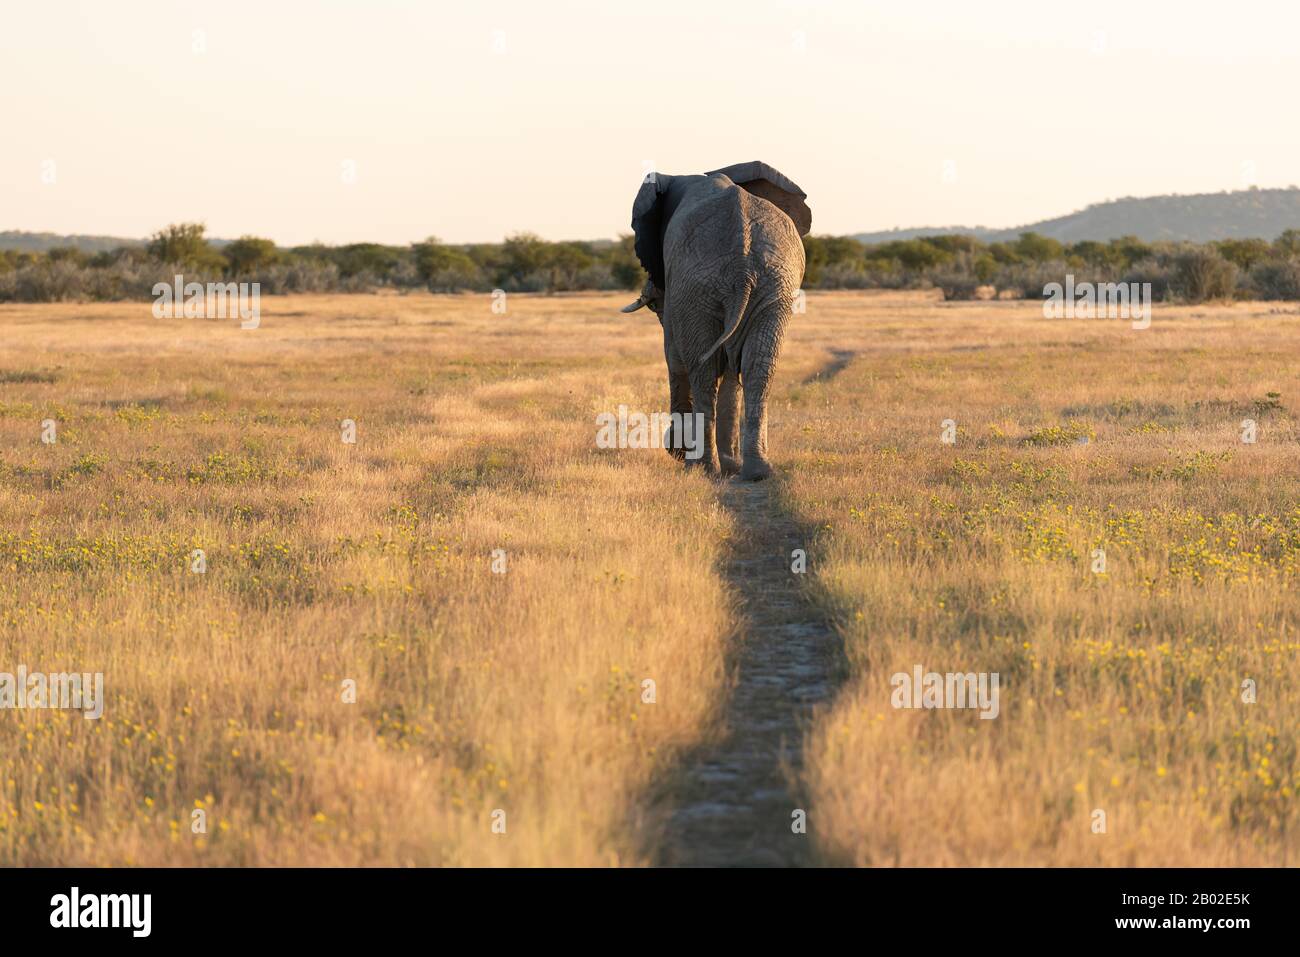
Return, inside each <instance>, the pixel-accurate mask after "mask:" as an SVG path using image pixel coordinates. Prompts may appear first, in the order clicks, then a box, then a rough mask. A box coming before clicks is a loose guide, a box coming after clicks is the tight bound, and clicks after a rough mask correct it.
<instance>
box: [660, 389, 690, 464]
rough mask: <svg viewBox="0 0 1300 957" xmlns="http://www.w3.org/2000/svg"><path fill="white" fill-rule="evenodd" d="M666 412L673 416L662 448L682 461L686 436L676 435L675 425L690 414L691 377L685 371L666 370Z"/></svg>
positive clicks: (684, 453)
mask: <svg viewBox="0 0 1300 957" xmlns="http://www.w3.org/2000/svg"><path fill="white" fill-rule="evenodd" d="M668 411H670V412H672V413H673V414H674V415H673V420H672V422H670V423H669V425H668V431H667V432H665V433H664V448H665V449H667V450H668V454H669V455H671V456H672V457H673V458H675V459H678V460H682V459H685V458H686V442H685V438H686V436H685V435H679V434H678V431H677V425H676V424H675V423H678V422H685V421H686V416H688V415H690V414H691V377H690V376H689V375H687V373H686V372H685V370H680V371H674V370H673V369H672V368H669V370H668ZM679 416H680V418H678V417H679Z"/></svg>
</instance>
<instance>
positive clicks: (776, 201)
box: [707, 160, 812, 236]
mask: <svg viewBox="0 0 1300 957" xmlns="http://www.w3.org/2000/svg"><path fill="white" fill-rule="evenodd" d="M719 173H721V174H722V175H723V176H726V177H727V178H728V179H730V180H731V181H732V182H733V183H735V184H736V185H737V186H739V187H740V188H741V189H744V190H747V191H748V192H751V193H753V194H754V195H755V196H761V197H762V198H763V199H765V200H767V201H768V202H769V203H771V204H772V205H773V206H775V207H776V208H777V209H779V210H781V212H783V213H785V214H786V215H787V216H789V217H790V219H791V220H792V221H793V222H794V225H795V228H796V229H797V230H799V235H800V236H807V235H808V233H809V231H810V230H811V229H812V210H811V209H809V208H808V203H807V199H808V194H807V193H805V192H804V191H803V190H801V189H800V188H799V187H798V186H797V185H795V182H794V180H792V179H790V177H788V176H786V175H785V174H784V173H782V172H781V171H780V170H778V169H775V168H773V167H771V166H768V165H767V164H766V163H764V162H761V161H759V160H754V161H753V162H750V163H737V164H736V165H735V166H726V167H723V168H722V169H715V170H710V171H709V172H708V174H707V175H709V176H717V175H718V174H719Z"/></svg>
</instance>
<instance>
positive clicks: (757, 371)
mask: <svg viewBox="0 0 1300 957" xmlns="http://www.w3.org/2000/svg"><path fill="white" fill-rule="evenodd" d="M755 166H761V164H741V165H739V166H736V167H728V170H743V171H746V172H747V173H751V174H752V169H751V168H752V167H755ZM762 169H764V170H768V171H769V172H770V173H771V174H773V178H776V177H780V178H781V181H782V183H783V184H784V185H785V186H787V187H789V188H792V189H793V190H798V187H797V186H795V185H794V184H793V183H792V182H790V181H789V180H786V179H785V178H784V177H781V174H779V173H777V172H776V171H775V170H771V169H770V167H762ZM659 180H660V183H659V186H658V189H659V192H660V193H661V194H662V195H664V196H665V197H666V198H667V199H669V200H671V203H670V204H665V206H667V207H668V208H666V209H665V214H666V215H665V218H667V220H668V221H667V222H666V223H652V224H651V225H652V226H658V228H659V233H660V235H661V236H662V274H663V277H664V280H665V282H664V288H663V289H660V288H659V286H658V285H657V284H656V282H655V279H654V276H655V273H656V271H657V270H656V269H655V268H654V267H655V266H657V265H658V264H657V263H656V262H655V259H654V253H655V252H656V249H654V248H653V246H654V244H653V236H652V239H651V241H650V242H648V243H646V244H643V243H642V242H641V240H642V238H643V236H645V235H651V234H650V232H649V230H647V229H646V228H645V223H644V222H642V223H641V224H640V225H641V226H642V228H641V229H637V239H638V243H637V252H638V255H639V256H640V257H641V258H642V263H643V265H645V266H646V269H647V272H649V273H650V275H651V279H650V280H649V281H648V282H647V283H646V286H645V289H644V291H643V292H642V295H641V298H640V299H638V300H637V301H636V302H634V303H632V304H631V305H629V306H626V307H624V310H623V311H624V312H631V311H634V310H636V309H639V308H640V307H641V306H643V305H648V306H650V308H651V309H652V310H653V311H654V312H655V313H656V314H658V316H659V323H660V325H661V326H662V327H663V333H664V358H665V360H666V361H667V364H668V388H669V398H670V411H672V412H680V413H684V414H685V413H690V412H701V413H703V415H704V454H703V455H702V456H701V457H700V458H699V459H697V460H694V461H692V460H690V459H687V460H686V461H687V465H688V466H690V465H699V466H700V467H702V468H704V469H705V471H706V472H708V473H711V474H717V473H721V474H724V475H731V474H735V473H737V472H739V474H740V477H741V479H743V480H747V481H759V480H762V479H765V478H767V477H769V476H770V475H771V474H772V466H771V464H770V463H769V462H768V458H767V399H768V394H769V391H770V389H771V383H772V376H773V373H774V371H775V368H776V359H777V355H778V354H779V352H780V348H781V338H782V334H783V333H784V331H785V326H786V322H787V321H788V319H789V316H790V312H791V308H792V306H793V302H794V298H795V295H796V294H797V293H798V291H799V286H800V284H801V283H802V281H803V272H804V252H803V243H802V242H801V241H800V229H799V228H797V227H796V224H795V220H794V219H793V218H792V216H791V215H788V214H787V213H786V212H783V211H782V208H781V207H778V206H777V205H774V204H773V202H769V201H768V200H767V199H764V198H763V197H762V196H760V195H757V194H756V193H757V192H766V193H768V194H769V195H773V196H774V197H776V199H777V200H778V201H780V202H782V203H783V204H784V203H786V202H787V199H788V200H789V201H790V202H792V203H798V204H799V207H798V208H796V207H795V206H791V207H790V208H791V209H792V210H793V215H794V217H796V218H799V219H800V225H802V226H803V227H804V232H806V231H807V228H808V227H809V226H810V225H811V213H809V212H808V210H807V206H806V205H802V197H803V193H802V191H799V192H798V194H797V196H795V195H789V196H787V195H786V194H785V193H780V192H772V188H771V187H770V185H769V184H768V183H767V182H766V181H760V182H758V183H756V184H751V183H747V184H746V185H745V188H742V187H741V186H738V185H737V184H736V183H734V182H733V181H732V180H731V178H730V177H729V176H728V175H726V171H720V172H718V173H713V174H709V175H705V176H677V177H662V176H660V177H659ZM651 188H654V187H651ZM645 190H646V187H644V186H643V187H642V195H639V196H638V208H641V209H644V208H645V207H646V202H645ZM667 214H670V215H667ZM644 218H645V217H643V219H644ZM633 226H634V229H636V228H637V226H638V220H637V218H636V217H635V216H634V219H633ZM643 245H648V246H650V247H652V248H651V250H650V253H649V255H646V254H644V253H643ZM742 392H743V396H744V406H743V417H742V410H741V395H742ZM666 444H669V445H671V444H673V443H672V442H671V441H670V442H668V443H666ZM673 451H674V454H675V455H677V456H678V457H679V458H680V457H682V451H681V450H673Z"/></svg>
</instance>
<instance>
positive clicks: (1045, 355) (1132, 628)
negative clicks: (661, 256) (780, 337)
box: [773, 297, 1300, 866]
mask: <svg viewBox="0 0 1300 957" xmlns="http://www.w3.org/2000/svg"><path fill="white" fill-rule="evenodd" d="M814 308H815V309H816V312H814ZM814 316H815V318H814ZM804 318H806V320H807V321H806V322H804V323H802V325H803V326H805V328H806V327H808V326H812V325H816V327H817V329H818V330H819V333H818V334H819V336H820V337H821V338H822V340H823V341H825V340H827V339H831V338H834V339H835V347H836V348H839V349H848V350H854V351H855V352H856V356H855V357H854V358H853V359H852V361H850V362H849V363H848V365H847V366H846V367H845V368H844V371H843V372H842V373H840V374H839V375H838V376H836V377H835V378H834V379H832V380H831V381H829V382H826V383H824V384H819V383H813V384H809V385H806V386H801V387H793V388H791V387H787V392H786V400H785V404H784V406H785V407H784V411H783V414H782V416H781V417H780V420H779V421H778V422H776V423H774V424H773V434H774V435H778V436H781V437H782V438H783V439H784V440H785V441H786V442H787V443H788V444H787V445H786V446H785V448H784V449H783V452H782V454H780V455H779V456H778V458H779V459H780V460H781V461H782V465H783V467H784V472H785V474H787V475H788V476H789V477H790V481H789V489H788V494H789V498H790V500H791V501H792V502H793V503H794V507H796V508H797V509H798V510H799V511H800V512H802V513H804V514H805V517H806V518H807V519H808V520H809V521H812V522H815V523H816V524H817V525H818V526H819V527H820V528H821V530H822V531H821V533H820V536H819V540H818V542H817V546H816V548H815V549H813V550H811V551H812V553H815V554H819V555H820V556H821V565H820V568H819V570H818V574H817V579H816V582H815V587H816V589H817V592H818V597H819V600H821V601H822V602H824V603H825V604H826V605H827V606H828V607H829V608H830V609H831V610H832V613H833V615H834V620H835V622H836V624H837V626H838V628H839V630H840V632H841V633H842V634H843V635H844V639H845V651H846V654H847V657H848V660H849V668H850V673H851V674H850V678H849V680H848V682H847V683H846V685H845V686H844V688H843V689H842V690H841V693H840V695H839V697H838V699H837V700H836V702H835V703H834V705H833V708H832V709H831V711H830V713H828V714H826V715H825V716H824V717H823V719H822V720H821V721H820V723H819V724H818V725H817V727H815V728H814V729H813V731H812V736H811V742H810V758H809V761H810V776H811V787H812V793H813V795H814V805H813V806H814V812H815V813H816V814H817V821H818V827H817V835H818V837H819V840H820V842H821V847H822V849H823V851H824V853H825V854H826V856H827V857H828V858H830V859H832V860H836V861H840V862H849V863H857V864H875V865H881V864H902V865H936V864H937V865H946V864H962V865H1042V864H1059V865H1082V866H1087V865H1155V866H1162V865H1195V864H1207V865H1227V864H1240V865H1265V864H1268V865H1273V864H1295V863H1298V862H1300V854H1298V853H1297V851H1300V839H1298V838H1297V835H1296V829H1295V823H1296V815H1295V808H1296V791H1297V787H1300V765H1298V764H1297V761H1296V732H1297V726H1298V725H1300V681H1298V680H1297V678H1298V675H1297V652H1298V651H1300V631H1298V629H1297V624H1300V603H1297V601H1296V586H1297V577H1298V575H1300V482H1298V481H1297V479H1298V478H1300V476H1298V474H1297V473H1298V470H1297V465H1298V464H1300V462H1298V456H1297V452H1298V451H1300V446H1297V440H1298V439H1300V430H1298V429H1297V420H1296V417H1295V415H1294V413H1292V412H1291V411H1288V405H1289V404H1292V403H1294V402H1295V401H1296V399H1297V398H1300V382H1297V378H1298V377H1300V366H1297V362H1296V359H1297V357H1298V356H1300V322H1298V321H1297V315H1296V313H1295V312H1294V311H1291V312H1290V313H1288V314H1281V313H1280V311H1279V310H1278V309H1277V307H1273V306H1269V305H1262V304H1253V305H1249V306H1247V305H1244V304H1243V305H1236V306H1233V305H1227V306H1221V307H1217V308H1211V307H1203V308H1197V309H1191V308H1166V309H1159V308H1158V309H1157V311H1156V313H1155V316H1154V321H1153V323H1152V326H1151V328H1149V329H1146V330H1134V329H1132V328H1131V326H1130V324H1129V323H1127V322H1124V321H1122V320H1078V321H1061V320H1045V319H1043V318H1042V315H1041V307H1038V308H1036V307H1035V306H1034V305H1032V304H1023V305H1012V304H997V305H989V306H961V305H956V304H953V305H947V304H942V303H930V304H926V305H925V306H924V307H920V308H910V307H907V306H901V305H900V306H898V307H897V308H895V309H889V308H887V307H884V306H883V304H882V305H881V306H880V307H879V308H875V309H868V310H866V315H865V316H864V310H863V309H862V307H861V304H860V303H854V302H852V301H851V300H848V299H843V298H838V297H836V298H834V299H831V300H830V301H818V300H816V299H814V300H812V301H811V304H810V306H809V315H808V316H807V317H804ZM830 330H834V332H833V333H829V334H828V332H829V331H830ZM836 333H838V335H836ZM795 348H796V349H797V348H798V347H797V346H796V347H795ZM788 381H789V380H788V379H787V382H788ZM945 419H951V420H953V422H955V424H956V426H957V441H956V444H955V445H945V444H944V443H943V442H942V441H941V432H942V427H941V423H942V422H943V421H944V420H945ZM1245 419H1252V420H1254V421H1255V422H1256V423H1257V430H1258V431H1257V438H1256V442H1255V443H1254V444H1246V443H1243V442H1242V441H1241V436H1242V432H1241V424H1242V422H1243V420H1245ZM792 446H793V447H792ZM1095 550H1100V551H1102V552H1104V558H1105V570H1104V573H1097V572H1095V571H1094V552H1095ZM1097 567H1098V568H1100V566H1099V565H1098V566H1097ZM917 664H920V665H922V666H923V667H924V668H925V669H927V670H933V671H936V672H940V673H944V672H962V673H968V672H989V673H992V672H997V673H999V675H1000V676H1001V681H1002V688H1001V692H1002V693H1001V713H1000V715H999V717H998V718H997V719H995V720H981V719H980V718H978V717H977V715H976V713H975V712H973V711H951V710H950V711H906V710H894V709H893V708H892V707H891V704H890V692H891V688H890V685H889V679H890V676H891V675H892V674H894V673H897V672H910V671H911V670H912V668H913V666H914V665H917ZM1247 679H1249V680H1251V681H1253V682H1254V683H1255V686H1256V689H1257V692H1256V699H1257V700H1256V702H1255V703H1254V704H1248V703H1246V702H1245V701H1243V695H1242V691H1243V688H1242V685H1243V682H1245V681H1246V680H1247ZM1098 810H1100V811H1102V812H1104V814H1105V827H1106V831H1105V833H1104V834H1101V833H1094V829H1093V821H1094V812H1095V811H1098ZM1096 820H1098V821H1100V818H1099V817H1098V818H1096Z"/></svg>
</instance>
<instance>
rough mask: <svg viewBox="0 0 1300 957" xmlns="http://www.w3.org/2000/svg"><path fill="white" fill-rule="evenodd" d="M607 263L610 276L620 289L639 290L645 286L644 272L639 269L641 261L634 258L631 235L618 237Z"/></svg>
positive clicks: (633, 241) (634, 251)
mask: <svg viewBox="0 0 1300 957" xmlns="http://www.w3.org/2000/svg"><path fill="white" fill-rule="evenodd" d="M607 261H608V262H609V271H610V275H612V276H613V277H614V281H615V282H617V283H618V284H619V286H620V288H623V289H640V288H641V287H642V286H644V285H645V280H646V274H645V270H644V269H642V268H641V260H639V259H637V258H636V237H635V236H633V235H632V234H631V233H627V234H626V235H623V236H620V237H618V242H617V243H615V244H614V247H613V248H612V249H611V250H610V251H609V255H608V257H607Z"/></svg>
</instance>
